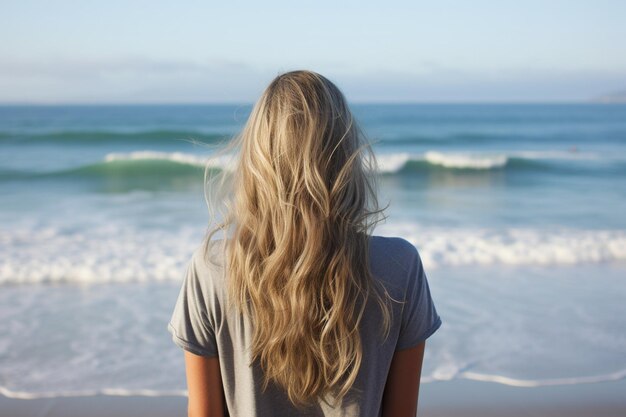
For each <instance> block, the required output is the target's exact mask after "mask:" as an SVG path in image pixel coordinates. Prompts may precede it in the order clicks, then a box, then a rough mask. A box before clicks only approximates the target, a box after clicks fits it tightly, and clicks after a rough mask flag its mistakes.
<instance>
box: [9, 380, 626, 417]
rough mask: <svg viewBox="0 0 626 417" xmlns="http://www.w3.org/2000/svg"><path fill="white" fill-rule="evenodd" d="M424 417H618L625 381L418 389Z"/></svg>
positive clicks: (114, 400) (80, 408)
mask: <svg viewBox="0 0 626 417" xmlns="http://www.w3.org/2000/svg"><path fill="white" fill-rule="evenodd" d="M420 391H421V393H420V404H419V412H418V415H419V416H424V417H456V416H458V417H461V416H463V417H495V416H506V417H530V416H533V417H536V416H545V417H561V416H563V417H565V416H569V417H578V416H580V417H583V416H586V417H618V416H624V415H626V396H624V395H623V394H624V392H626V380H620V381H612V382H601V383H595V384H578V385H564V386H553V387H539V388H517V387H509V386H505V385H500V384H495V383H491V382H475V381H467V380H457V381H445V382H433V383H428V384H423V385H422V387H421V389H420ZM186 406H187V402H186V398H185V397H174V396H162V397H139V396H130V397H124V396H104V395H98V396H85V397H58V398H42V399H33V400H21V399H13V398H7V397H0V416H2V417H34V416H37V417H113V416H115V417H139V416H152V417H166V416H167V417H171V416H185V415H186Z"/></svg>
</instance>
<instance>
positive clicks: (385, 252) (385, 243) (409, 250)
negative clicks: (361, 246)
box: [370, 236, 419, 273]
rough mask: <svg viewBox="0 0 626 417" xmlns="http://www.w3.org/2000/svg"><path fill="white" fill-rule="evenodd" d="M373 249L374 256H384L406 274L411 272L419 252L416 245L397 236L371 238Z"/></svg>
mask: <svg viewBox="0 0 626 417" xmlns="http://www.w3.org/2000/svg"><path fill="white" fill-rule="evenodd" d="M370 242H371V244H370V245H371V248H372V250H373V255H374V256H379V257H380V256H383V257H385V258H386V259H387V260H389V261H391V262H393V263H394V264H396V265H397V266H399V267H400V268H402V269H403V270H404V271H405V272H407V273H408V272H410V270H411V268H412V267H414V265H415V261H416V259H417V260H419V252H418V250H417V248H416V247H415V245H413V244H412V243H411V242H409V241H408V240H406V239H404V238H402V237H397V236H371V241H370Z"/></svg>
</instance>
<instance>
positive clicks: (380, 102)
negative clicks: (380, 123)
mask: <svg viewBox="0 0 626 417" xmlns="http://www.w3.org/2000/svg"><path fill="white" fill-rule="evenodd" d="M254 103H255V101H197V102H196V101H191V102H185V101H171V102H167V101H162V102H161V101H154V102H141V101H136V102H118V101H102V102H81V101H68V102H45V101H33V102H10V101H7V102H2V101H0V106H1V107H11V106H15V107H27V106H40V107H63V106H85V107H88V106H93V107H97V106H102V107H105V106H110V107H113V106H120V107H121V106H252V105H254ZM348 104H350V105H352V104H354V105H411V104H416V105H451V104H486V105H489V104H500V105H507V104H605V105H606V104H626V102H624V101H608V100H607V101H605V100H597V99H586V100H582V99H581V100H362V101H361V100H355V101H350V100H348Z"/></svg>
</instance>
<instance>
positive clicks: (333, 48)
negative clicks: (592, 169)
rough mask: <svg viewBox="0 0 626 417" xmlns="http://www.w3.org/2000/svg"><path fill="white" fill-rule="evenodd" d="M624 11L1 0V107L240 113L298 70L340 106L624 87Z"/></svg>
mask: <svg viewBox="0 0 626 417" xmlns="http://www.w3.org/2000/svg"><path fill="white" fill-rule="evenodd" d="M624 22H626V1H622V0H613V1H610V0H593V1H584V0H570V1H561V0H539V1H537V0H524V1H520V0H516V1H510V0H498V1H494V0H490V1H484V0H471V1H470V0H466V1H447V0H436V1H435V0H432V1H420V0H413V1H386V2H380V1H377V2H370V1H339V0H334V1H327V0H317V1H272V0H266V1H263V2H258V1H257V2H252V1H250V2H242V1H229V2H216V1H208V0H205V1H178V2H174V1H159V0H152V1H135V0H125V1H121V0H107V1H91V0H83V1H70V0H56V1H48V2H46V1H43V0H40V1H33V0H20V1H2V2H1V4H0V39H2V42H0V103H44V104H57V103H89V104H95V103H249V102H253V101H254V100H256V98H258V96H259V95H260V94H261V92H262V91H263V89H264V88H265V87H266V86H267V84H268V83H269V82H270V81H271V80H272V78H274V77H275V76H276V75H278V74H280V73H282V72H285V71H289V70H295V69H309V70H313V71H317V72H319V73H320V74H323V75H325V76H326V77H328V78H329V79H331V80H332V81H333V82H335V83H336V84H337V85H338V86H339V88H340V89H341V90H342V91H343V92H344V93H345V95H346V97H347V98H348V100H349V101H352V102H569V101H587V100H590V99H593V98H596V97H598V96H602V95H605V94H610V93H615V92H621V91H626V41H625V40H626V24H625V23H624Z"/></svg>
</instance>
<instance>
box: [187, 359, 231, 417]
mask: <svg viewBox="0 0 626 417" xmlns="http://www.w3.org/2000/svg"><path fill="white" fill-rule="evenodd" d="M185 369H186V372H187V389H188V391H189V404H188V415H189V417H223V416H224V399H223V395H224V388H223V387H222V376H221V374H220V362H219V359H218V358H217V356H213V357H209V356H199V355H196V354H193V353H191V352H189V351H185Z"/></svg>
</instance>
